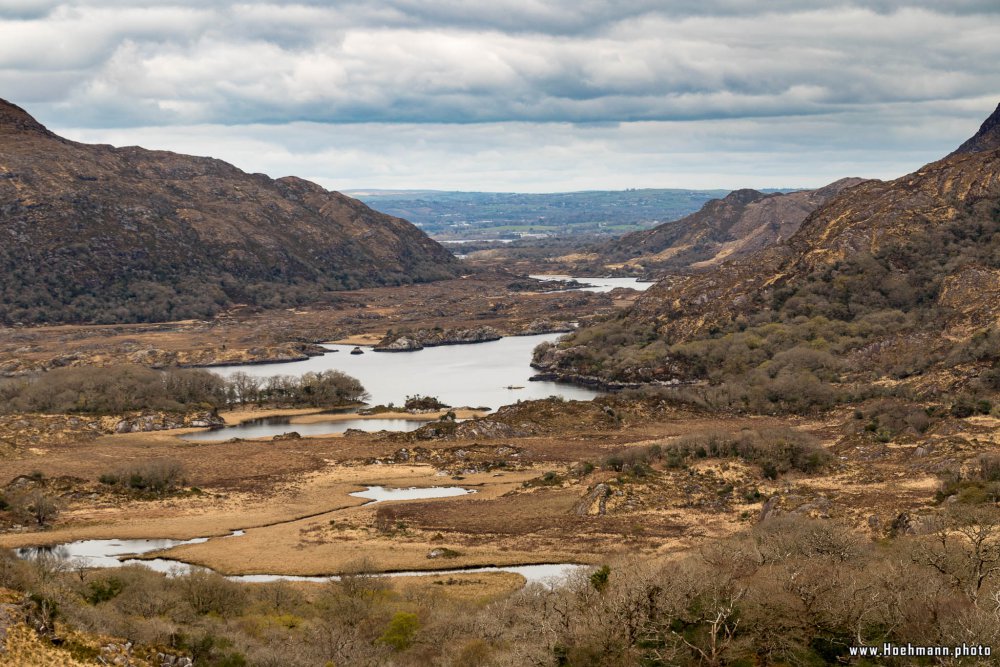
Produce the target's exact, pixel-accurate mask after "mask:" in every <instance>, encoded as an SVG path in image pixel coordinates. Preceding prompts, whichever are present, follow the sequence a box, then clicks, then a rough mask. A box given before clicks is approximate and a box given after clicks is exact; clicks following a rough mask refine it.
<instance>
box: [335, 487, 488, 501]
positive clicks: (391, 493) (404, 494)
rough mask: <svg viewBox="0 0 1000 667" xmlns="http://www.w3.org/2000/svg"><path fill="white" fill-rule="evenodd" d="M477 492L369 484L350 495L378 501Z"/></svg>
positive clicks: (463, 489)
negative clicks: (399, 487)
mask: <svg viewBox="0 0 1000 667" xmlns="http://www.w3.org/2000/svg"><path fill="white" fill-rule="evenodd" d="M469 493H475V490H473V489H465V488H462V487H461V486H428V487H424V488H417V487H411V488H409V489H387V488H385V487H384V486H369V487H368V488H367V489H365V490H364V491H355V492H354V493H350V494H348V495H351V496H354V497H356V498H368V499H369V500H372V501H374V502H376V503H382V502H386V501H388V500H420V499H425V498H451V497H454V496H464V495H467V494H469Z"/></svg>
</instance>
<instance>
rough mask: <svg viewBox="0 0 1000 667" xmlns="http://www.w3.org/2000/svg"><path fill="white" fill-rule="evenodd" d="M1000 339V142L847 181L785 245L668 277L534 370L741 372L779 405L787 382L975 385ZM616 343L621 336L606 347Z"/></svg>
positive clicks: (719, 375)
mask: <svg viewBox="0 0 1000 667" xmlns="http://www.w3.org/2000/svg"><path fill="white" fill-rule="evenodd" d="M984 126H986V124H984ZM991 131H992V130H991V129H990V128H989V127H987V129H986V132H987V133H989V132H991ZM981 132H982V130H981ZM967 144H968V142H966V144H963V146H966V145H967ZM978 145H984V144H978ZM998 337H1000V147H997V148H987V149H986V150H980V151H972V150H963V151H962V152H956V153H953V154H951V155H949V156H946V157H945V158H942V159H941V160H938V161H935V162H932V163H930V164H927V165H925V166H923V167H921V168H920V169H918V170H916V171H914V172H913V173H910V174H906V175H904V176H901V177H899V178H896V179H893V180H890V181H865V182H863V183H860V184H857V185H855V186H853V187H850V188H846V189H844V190H843V191H842V192H840V193H839V194H837V195H836V196H835V197H833V198H832V199H830V200H829V201H828V202H827V203H826V204H824V205H823V206H822V207H820V208H818V209H817V210H816V211H814V212H813V213H812V214H810V215H809V216H808V217H807V218H806V219H805V220H804V221H803V222H802V224H801V225H800V226H799V228H798V230H797V231H796V232H795V234H793V235H792V236H791V237H790V238H789V239H787V240H786V241H784V242H782V243H778V244H776V245H774V246H771V247H769V248H767V249H765V250H763V251H761V252H757V253H755V254H752V255H750V256H748V257H745V258H742V259H736V260H731V261H727V262H723V263H721V264H720V265H718V266H717V267H714V268H712V269H711V270H709V271H704V272H700V273H696V274H689V275H677V274H674V275H669V276H667V277H666V278H664V279H663V280H661V281H660V282H658V283H657V284H656V285H654V286H653V287H651V288H650V289H649V290H647V291H646V292H644V293H643V294H642V295H641V296H640V297H639V298H638V299H637V300H636V301H635V303H634V304H633V305H632V306H631V307H630V308H629V309H628V310H627V311H625V312H624V313H623V314H622V315H621V316H620V317H619V318H617V319H615V320H611V321H607V322H604V323H600V324H598V325H595V326H594V327H593V329H592V330H591V331H588V330H587V329H583V330H581V331H579V332H578V333H576V334H573V335H571V336H569V337H568V338H567V339H566V340H564V341H563V342H561V343H560V344H559V345H557V346H550V347H548V348H543V349H540V350H539V351H538V352H537V354H536V357H535V364H536V366H537V367H539V368H541V369H543V370H545V371H547V372H549V373H553V374H556V375H560V374H561V375H563V376H567V377H572V376H589V377H597V378H602V379H604V380H614V381H626V382H636V381H668V380H682V381H697V380H703V379H705V378H707V377H714V378H715V381H717V382H718V381H723V379H724V378H729V380H734V378H735V379H738V380H739V382H744V383H745V382H750V383H751V385H753V386H756V387H768V389H767V390H766V391H765V390H763V389H762V390H761V391H762V392H764V394H765V395H773V396H781V395H782V394H781V392H779V391H777V390H775V389H774V387H773V383H775V382H778V381H779V380H781V378H786V379H785V380H781V381H783V382H785V383H786V386H785V388H784V389H783V390H782V391H786V392H787V394H785V395H784V396H785V398H786V399H787V400H794V399H795V396H796V394H795V391H797V390H796V387H798V390H801V391H802V392H804V391H805V389H804V388H805V387H808V386H810V383H819V384H822V382H823V380H822V378H823V377H847V376H845V375H843V374H844V373H848V371H849V374H852V375H851V376H865V377H866V381H867V382H871V381H873V380H876V379H882V378H886V377H889V378H895V379H904V378H920V377H922V376H923V375H924V374H925V373H927V372H930V371H931V370H932V371H933V373H931V374H932V375H934V376H935V377H937V378H938V379H937V380H934V381H933V382H931V381H930V380H928V382H931V384H933V383H934V382H938V383H939V385H940V386H952V385H953V384H954V383H956V382H957V383H961V382H967V381H969V380H968V377H966V378H965V379H964V380H963V379H961V377H962V376H961V373H973V376H974V374H975V373H976V372H977V371H976V370H975V369H977V368H980V367H981V365H982V364H983V363H997V361H1000V360H998V359H997V354H998V349H993V350H992V351H991V350H989V349H987V348H989V346H990V345H992V343H989V344H986V348H984V347H983V345H984V343H983V342H982V341H994V340H995V339H996V338H998ZM602 340H616V341H619V342H620V343H619V345H618V347H617V348H616V349H612V348H610V347H608V346H604V349H598V350H596V351H595V349H593V347H594V346H595V345H596V347H597V348H600V347H601V345H602V344H601V343H600V341H602ZM592 341H597V343H596V344H595V343H594V342H592ZM587 345H591V346H592V349H587V347H586V346H587ZM834 355H836V356H834ZM838 357H839V360H838ZM779 360H780V363H779ZM793 360H794V361H793ZM991 360H992V361H991ZM963 364H968V365H966V366H963ZM963 368H964V369H965V370H962V371H961V373H960V372H959V369H963ZM733 369H738V370H733ZM782 369H784V370H782ZM833 369H840V370H839V371H836V372H835V371H834V370H833ZM956 374H957V375H956ZM786 376H787V377H786ZM748 378H749V379H748ZM923 381H924V380H918V379H914V380H912V382H917V383H919V382H923ZM753 383H757V384H756V385H754V384H753ZM740 391H742V390H740ZM767 392H771V393H770V394H768V393H767ZM751 393H752V392H751ZM745 395H748V394H746V392H744V396H745ZM789 397H791V398H789ZM768 400H770V399H768ZM782 400H785V399H782ZM767 409H772V408H767Z"/></svg>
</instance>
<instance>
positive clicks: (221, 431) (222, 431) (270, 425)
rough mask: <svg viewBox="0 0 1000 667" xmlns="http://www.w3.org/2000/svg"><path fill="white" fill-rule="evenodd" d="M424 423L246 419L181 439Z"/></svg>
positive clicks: (412, 426)
mask: <svg viewBox="0 0 1000 667" xmlns="http://www.w3.org/2000/svg"><path fill="white" fill-rule="evenodd" d="M426 423H428V422H427V420H419V419H379V418H372V419H339V420H329V421H319V422H312V423H309V424H293V423H292V421H291V418H290V417H264V418H262V419H250V420H248V421H245V422H243V423H242V424H239V425H237V426H227V427H225V428H217V429H212V430H209V431H198V432H196V433H188V434H186V435H182V436H181V437H182V438H183V439H185V440H196V441H200V442H218V441H222V440H229V439H230V438H270V437H273V436H276V435H281V434H283V433H290V432H292V431H294V432H296V433H298V434H299V435H327V434H330V433H343V432H344V431H347V430H348V429H357V430H359V431H370V432H374V431H415V430H416V429H418V428H420V427H421V426H423V425H424V424H426Z"/></svg>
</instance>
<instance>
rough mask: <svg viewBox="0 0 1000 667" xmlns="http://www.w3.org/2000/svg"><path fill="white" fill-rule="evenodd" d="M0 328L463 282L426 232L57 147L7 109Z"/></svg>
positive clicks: (166, 166)
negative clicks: (427, 282)
mask: <svg viewBox="0 0 1000 667" xmlns="http://www.w3.org/2000/svg"><path fill="white" fill-rule="evenodd" d="M0 149H2V150H0V234H2V235H3V237H4V238H5V239H9V241H8V242H6V243H4V244H3V245H2V246H0V270H3V272H4V275H5V280H4V283H3V285H2V290H0V322H7V323H13V322H36V323H40V322H88V321H93V322H105V323H107V322H117V321H122V322H127V321H165V320H171V319H186V318H190V317H208V316H211V315H212V314H214V313H215V312H218V311H219V310H221V309H223V308H226V307H229V306H232V305H235V304H239V303H243V304H250V305H256V306H262V307H288V306H294V305H299V304H302V303H306V302H310V301H315V300H318V301H323V300H324V299H326V300H329V299H330V298H332V297H331V293H332V292H335V291H338V290H343V289H352V288H356V287H369V286H376V285H383V284H384V285H394V284H397V285H398V284H407V283H410V282H415V281H416V282H419V281H424V280H435V279H441V278H449V277H454V276H455V275H457V274H458V271H459V263H458V261H457V260H456V259H455V258H454V257H453V256H452V255H451V253H449V252H448V251H447V250H445V249H444V248H443V247H441V246H440V245H439V244H437V243H436V242H434V241H432V240H431V239H430V238H429V237H427V236H426V235H425V234H424V233H423V232H421V231H420V230H419V229H417V228H416V227H414V226H413V225H411V224H410V223H409V222H407V221H405V220H402V219H400V218H394V217H392V216H388V215H385V214H382V213H379V212H377V211H374V210H373V209H371V208H369V207H368V206H366V205H365V204H363V203H361V202H360V201H358V200H356V199H352V198H350V197H347V196H345V195H342V194H340V193H338V192H333V191H327V190H325V189H324V188H322V187H320V186H319V185H316V184H315V183H311V182H309V181H306V180H303V179H301V178H297V177H293V176H286V177H282V178H278V179H272V178H270V177H268V176H265V175H264V174H249V173H246V172H244V171H242V170H240V169H239V168H237V167H235V166H233V165H231V164H228V163H226V162H224V161H222V160H218V159H214V158H206V157H194V156H187V155H181V154H178V153H172V152H169V151H157V150H147V149H144V148H140V147H136V146H129V147H122V148H115V147H112V146H107V145H88V144H81V143H77V142H73V141H69V140H66V139H64V138H62V137H58V136H57V135H55V134H53V133H52V132H51V131H49V130H48V129H47V128H45V127H44V126H43V125H41V124H40V123H38V122H37V121H36V120H35V119H34V118H32V117H31V116H30V114H28V113H27V112H26V111H24V110H23V109H21V108H20V107H18V106H16V105H13V104H10V103H7V102H3V103H0Z"/></svg>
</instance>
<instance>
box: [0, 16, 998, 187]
mask: <svg viewBox="0 0 1000 667" xmlns="http://www.w3.org/2000/svg"><path fill="white" fill-rule="evenodd" d="M998 36H1000V2H997V0H912V1H901V2H893V1H891V0H883V1H881V2H880V1H877V0H876V1H872V2H850V1H847V2H817V1H815V0H776V1H773V2H762V1H754V0H660V1H654V0H489V1H475V0H370V1H361V0H357V1H352V0H341V1H332V2H310V1H306V2H295V3H283V2H254V1H252V0H248V1H246V2H226V1H224V0H197V1H195V0H172V1H165V2H143V1H142V0H134V1H126V0H76V1H73V0H69V1H64V2H61V1H59V0H51V1H50V0H0V97H3V98H5V99H8V100H10V101H12V102H14V103H16V104H19V105H21V106H23V107H25V108H26V109H28V110H29V111H30V112H31V113H32V114H34V115H35V116H36V117H37V118H38V119H39V120H41V121H42V122H44V123H45V124H46V125H48V126H49V127H50V128H52V129H53V130H56V131H57V132H59V133H61V134H63V135H65V136H69V137H71V138H73V139H77V140H81V141H88V142H99V143H111V144H116V145H132V144H138V145H142V146H145V147H148V148H162V149H169V150H176V151H181V152H185V153H193V154H197V155H211V156H215V157H220V158H222V159H225V160H227V161H230V162H233V163H235V164H236V165H238V166H239V167H241V168H243V169H246V170H248V171H262V172H265V173H268V174H270V175H272V176H282V175H286V174H295V175H299V176H303V177H306V178H310V179H312V180H316V181H318V182H320V183H322V184H323V185H325V186H327V187H331V188H335V189H359V188H435V189H461V190H515V191H535V192H547V191H564V190H580V189H619V188H627V187H694V188H736V187H789V186H811V185H821V184H823V183H826V182H829V181H832V180H835V179H837V178H840V177H842V176H867V177H880V178H891V177H894V176H898V175H901V174H903V173H906V172H908V171H911V170H913V169H915V168H916V167H918V166H920V165H921V164H923V163H925V162H928V161H930V160H933V159H935V158H937V157H940V156H942V155H943V154H945V153H947V152H949V151H950V150H951V149H952V148H954V147H955V146H956V145H957V144H958V143H960V142H961V141H962V140H964V139H965V138H967V137H968V136H969V135H971V134H972V133H973V132H975V130H976V129H977V128H978V126H979V124H980V123H981V122H982V120H983V119H984V118H985V117H986V116H987V115H989V113H990V112H991V111H992V110H993V109H994V108H996V106H997V103H998V102H1000V67H997V63H998V62H1000V37H998Z"/></svg>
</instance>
